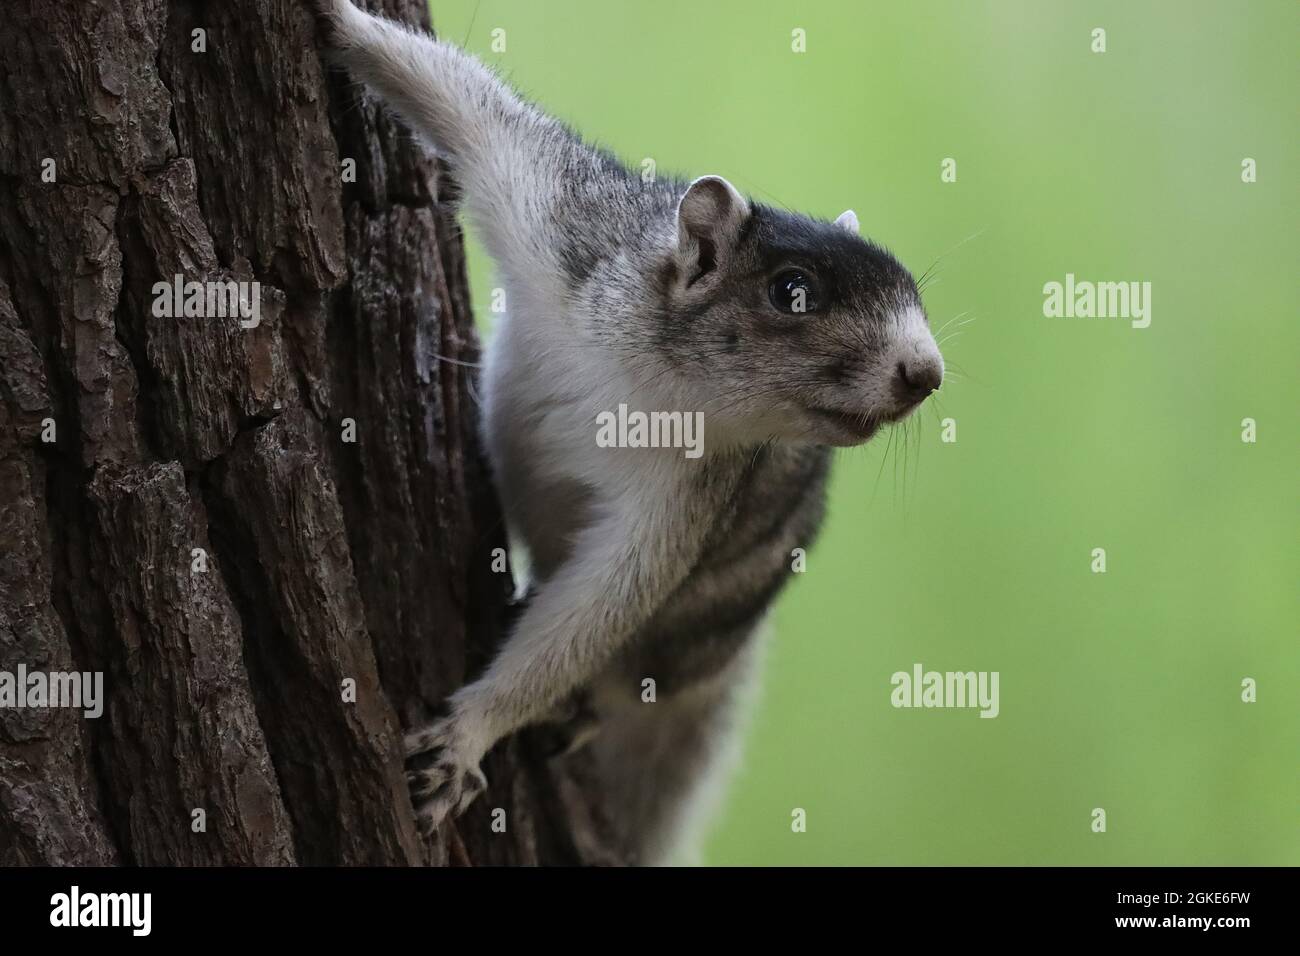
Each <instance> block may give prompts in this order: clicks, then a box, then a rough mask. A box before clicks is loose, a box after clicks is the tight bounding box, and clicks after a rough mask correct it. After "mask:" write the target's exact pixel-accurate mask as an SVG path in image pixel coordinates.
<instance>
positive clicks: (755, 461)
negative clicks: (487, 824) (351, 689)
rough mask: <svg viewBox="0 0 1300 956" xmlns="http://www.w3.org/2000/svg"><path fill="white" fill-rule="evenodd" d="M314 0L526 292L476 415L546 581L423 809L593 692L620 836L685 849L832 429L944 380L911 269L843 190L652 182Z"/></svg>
mask: <svg viewBox="0 0 1300 956" xmlns="http://www.w3.org/2000/svg"><path fill="white" fill-rule="evenodd" d="M310 2H311V5H312V6H313V7H314V8H315V10H316V12H317V15H318V19H319V21H320V24H321V27H322V35H323V36H324V37H325V41H326V43H327V44H328V46H329V47H330V52H331V54H332V57H333V59H334V60H335V61H336V62H337V63H338V64H340V65H342V66H343V67H345V68H346V70H347V71H348V73H349V74H350V75H351V77H352V78H353V79H355V80H358V81H360V82H362V83H364V84H365V85H366V86H367V87H368V88H369V89H370V90H371V91H373V93H374V94H376V95H377V96H378V97H379V98H380V99H381V100H382V102H383V103H385V104H386V105H387V106H388V107H390V108H391V109H392V110H393V111H394V112H395V113H396V114H397V115H398V116H399V117H400V118H401V119H402V120H403V121H404V122H405V123H406V124H407V125H408V126H409V127H410V128H411V129H412V130H413V131H415V132H416V133H417V134H420V135H421V136H422V137H423V138H424V139H426V140H427V141H428V143H429V144H430V145H431V146H432V148H433V149H434V150H435V151H436V152H437V153H438V154H439V155H440V156H441V157H442V158H443V159H444V161H445V162H446V163H447V165H448V166H449V168H450V170H451V172H452V175H453V177H454V178H455V180H456V182H457V183H458V185H459V187H460V202H461V205H462V208H463V211H464V212H465V213H467V214H468V216H469V217H470V218H471V219H472V221H473V222H474V223H475V225H476V226H477V227H478V230H479V232H480V234H481V236H482V237H483V240H484V243H485V245H486V247H487V250H488V252H489V253H490V255H491V256H492V258H493V259H494V260H495V263H496V266H497V267H498V269H499V272H500V276H501V282H502V285H503V286H504V288H505V290H506V302H507V312H506V314H505V316H504V317H501V318H500V319H499V322H498V325H497V328H496V329H495V333H494V336H493V337H492V339H491V341H490V342H489V343H488V345H487V348H486V352H485V356H484V363H483V370H482V384H483V400H482V404H483V416H482V422H483V439H484V444H485V448H486V451H487V456H488V460H489V463H490V466H491V471H492V474H493V477H494V481H495V484H496V490H497V492H498V493H499V495H500V498H501V501H502V505H503V510H504V513H505V517H506V526H507V533H508V536H509V537H510V539H511V541H512V542H514V543H516V544H522V545H523V546H524V548H525V549H526V551H527V553H528V557H529V562H530V570H531V575H532V579H531V583H530V589H529V600H528V601H527V603H526V606H525V607H524V608H523V610H522V612H521V614H520V616H519V618H518V620H517V622H516V623H515V625H514V627H513V628H512V630H511V633H510V634H509V636H508V638H507V639H506V640H505V642H504V643H503V645H502V646H501V648H500V649H499V651H498V652H497V653H496V655H495V657H494V658H493V659H492V660H491V662H490V664H489V665H488V667H487V668H486V670H485V672H484V673H483V674H482V675H481V676H480V677H478V678H477V679H476V680H474V681H472V682H471V683H469V684H467V685H466V686H464V687H462V688H461V689H460V690H458V691H456V692H455V693H454V694H453V695H452V696H451V697H450V699H449V701H448V702H447V705H446V713H445V716H443V717H442V718H441V719H439V720H437V721H435V722H434V723H432V724H431V725H430V726H428V727H424V728H420V729H416V730H414V731H413V732H411V733H409V734H408V735H407V736H406V739H405V750H406V756H407V779H408V782H409V784H410V788H411V795H412V802H413V805H414V807H415V809H416V813H417V817H418V818H419V819H420V822H421V824H422V825H423V826H424V827H425V828H426V829H428V828H432V827H434V826H437V825H438V824H439V823H440V822H441V821H442V820H443V819H444V818H446V817H447V816H448V815H449V814H458V813H460V812H461V811H463V810H464V809H465V807H466V806H467V805H468V804H469V803H470V802H471V801H472V800H473V799H474V797H475V796H476V795H477V794H479V793H480V792H481V791H482V790H483V789H484V787H485V786H486V780H485V779H484V776H483V773H482V771H481V770H480V767H479V764H480V761H481V759H482V758H483V757H484V755H485V754H486V753H487V751H488V750H489V749H490V748H492V747H493V746H494V745H495V744H496V743H497V742H498V741H500V740H501V739H503V738H504V737H506V736H508V735H510V734H512V733H514V732H515V731H517V730H520V729H522V728H523V727H525V726H529V725H533V724H539V723H546V722H549V721H555V720H559V719H563V718H564V717H565V716H571V715H572V714H574V713H575V712H577V713H580V714H581V715H582V718H583V719H582V721H581V726H580V728H579V732H575V733H574V736H573V740H572V741H571V743H570V746H569V747H568V752H572V751H573V750H576V749H581V748H586V749H587V751H588V758H589V759H591V760H593V761H594V766H595V768H596V772H597V774H598V779H599V781H600V785H601V786H602V788H603V790H604V798H603V801H602V802H603V804H605V811H606V813H607V814H608V815H609V816H610V818H611V821H612V823H611V825H612V826H613V827H614V829H615V830H616V831H617V840H618V842H619V844H620V845H621V847H622V848H623V851H624V853H625V854H626V858H627V859H628V860H630V861H632V862H640V863H660V862H664V861H667V860H670V859H673V858H674V856H673V854H674V852H675V851H677V850H678V849H679V848H680V847H681V845H682V841H683V840H684V839H686V838H687V837H689V836H693V835H694V832H693V831H694V829H696V828H697V827H698V823H699V821H700V814H701V812H702V809H703V808H705V807H706V806H707V805H708V804H709V803H710V802H711V799H710V798H711V797H715V796H716V795H717V793H718V792H719V786H720V784H721V778H722V777H723V776H725V772H726V769H727V768H728V766H729V765H730V763H731V762H732V758H734V756H735V754H736V752H737V749H738V744H737V741H738V739H739V735H738V732H737V724H738V723H739V722H740V721H741V719H742V717H743V714H744V711H745V706H744V704H745V702H746V700H747V699H748V698H749V697H750V696H752V695H751V694H750V691H751V690H752V688H753V687H754V685H755V681H756V675H757V666H756V665H757V661H758V656H759V651H760V648H761V644H762V640H761V638H760V636H759V635H760V630H761V629H760V626H759V625H760V624H761V622H762V621H763V619H764V617H765V615H766V612H767V610H768V608H769V606H770V605H771V604H772V602H773V599H774V598H775V597H776V595H777V593H778V592H779V591H780V590H781V588H782V586H783V585H784V583H785V582H786V580H787V579H788V577H789V575H790V573H791V571H792V567H791V556H792V552H793V551H794V550H795V549H797V548H807V547H808V546H809V545H810V544H811V543H812V541H813V539H814V537H815V536H816V534H817V531H818V527H819V525H820V523H821V520H822V516H823V510H824V498H825V489H826V480H827V473H828V470H829V464H830V455H831V449H832V448H834V447H848V446H855V445H860V444H863V443H865V442H866V441H867V440H868V439H870V438H871V436H872V435H873V434H874V433H875V432H876V431H877V430H878V429H879V428H880V427H881V426H882V425H885V424H887V423H892V422H897V421H900V420H901V419H903V418H904V417H906V416H907V415H908V414H910V413H911V412H912V411H913V410H914V409H916V408H917V407H918V406H919V405H920V403H921V402H922V401H923V400H924V399H925V398H926V396H928V395H929V394H930V393H931V392H933V391H935V390H936V389H938V388H939V386H940V383H941V382H942V380H943V372H944V366H943V359H942V357H941V355H940V353H939V349H938V347H937V345H936V344H935V340H934V337H933V336H932V335H931V332H930V328H929V322H928V319H927V317H926V313H925V309H924V308H923V306H922V304H921V300H920V293H919V292H918V290H917V285H916V282H915V280H914V279H913V277H912V275H911V273H909V272H908V270H907V269H906V268H904V267H903V266H902V265H901V264H900V263H899V262H898V261H897V260H896V259H895V258H894V257H893V256H892V255H891V254H890V253H889V252H887V251H886V250H884V249H883V248H881V247H880V246H878V245H875V244H873V243H872V242H869V241H867V240H865V239H863V238H861V237H860V236H859V234H858V220H857V216H856V215H855V214H854V213H853V212H852V211H851V210H850V211H847V212H845V213H843V214H842V215H841V216H839V218H837V219H836V220H835V221H834V222H830V221H825V220H819V219H816V218H813V217H810V216H806V215H801V214H798V213H795V212H790V211H786V210H783V209H777V208H773V207H771V206H767V205H763V204H760V203H758V202H755V201H753V200H751V199H748V198H746V197H745V196H743V195H742V194H741V193H740V192H739V191H738V190H737V189H736V188H735V187H734V186H732V184H731V183H730V182H728V181H727V180H726V179H724V178H723V177H721V176H714V175H709V176H701V177H699V178H695V179H692V180H690V181H686V180H676V179H672V178H667V177H658V178H655V179H654V180H653V181H646V179H644V178H643V177H641V176H639V175H637V174H635V173H633V172H631V171H630V170H629V169H628V168H627V167H625V166H624V165H623V164H622V163H621V162H620V161H619V160H618V159H616V158H615V157H614V156H612V155H611V154H609V153H607V152H605V151H602V150H600V149H598V148H595V147H593V146H590V145H587V144H586V143H585V142H584V141H583V140H582V139H581V138H580V137H579V136H578V135H577V134H576V133H575V132H574V131H572V130H571V129H569V128H568V127H566V126H565V125H564V124H562V123H561V122H560V121H558V120H556V119H554V118H552V117H550V116H548V115H547V114H545V113H544V112H542V111H541V110H540V109H538V108H537V107H535V106H534V105H532V104H530V103H528V102H525V101H524V100H523V99H522V98H521V97H520V96H519V95H517V94H516V93H515V92H514V91H513V90H511V89H510V88H509V87H508V86H507V85H506V84H505V83H504V82H502V80H500V79H499V78H498V77H497V76H496V75H495V74H494V73H493V72H492V71H491V70H490V69H489V68H488V67H486V66H485V65H484V64H483V63H481V62H480V61H479V60H477V59H476V58H474V57H473V56H472V55H470V54H468V53H466V52H465V51H463V50H461V49H459V48H457V47H456V46H454V45H452V44H449V43H446V42H444V41H441V40H438V39H436V38H435V37H433V36H431V35H428V34H425V33H422V32H419V31H416V30H414V29H411V28H409V27H407V26H405V25H403V24H399V23H396V22H393V21H389V20H386V19H383V18H380V17H376V16H372V15H370V14H368V13H365V12H363V11H362V10H360V9H358V8H357V7H356V6H354V5H353V4H352V3H351V2H349V0H310ZM620 406H626V407H627V408H633V409H640V410H647V411H666V410H681V411H684V412H685V413H686V414H699V415H701V416H702V417H701V419H700V420H701V421H702V422H703V424H704V427H705V430H706V431H705V434H704V436H703V438H704V440H703V442H702V453H699V454H698V455H697V456H696V457H690V456H687V455H683V453H682V451H681V450H680V449H674V448H672V447H667V448H665V447H627V446H628V445H631V444H632V442H630V441H629V442H626V443H625V444H624V446H623V447H605V446H602V445H600V444H598V443H597V440H596V432H597V424H596V423H597V419H598V417H599V416H600V415H601V414H602V413H609V412H610V411H612V410H613V409H616V408H619V407H620ZM649 680H652V681H653V682H654V683H653V685H648V683H647V681H649ZM646 686H653V687H654V693H653V694H652V695H644V694H643V688H644V687H646ZM649 699H653V702H647V700H649Z"/></svg>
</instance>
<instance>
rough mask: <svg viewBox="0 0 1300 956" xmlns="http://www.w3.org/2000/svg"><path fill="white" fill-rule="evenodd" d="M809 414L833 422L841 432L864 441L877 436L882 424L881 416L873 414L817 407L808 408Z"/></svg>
mask: <svg viewBox="0 0 1300 956" xmlns="http://www.w3.org/2000/svg"><path fill="white" fill-rule="evenodd" d="M808 412H809V413H810V414H812V415H813V417H815V418H820V419H822V420H823V421H827V422H831V423H832V424H834V425H836V426H838V427H839V428H840V429H841V430H843V431H846V432H848V433H849V434H851V435H854V436H856V437H858V438H860V439H862V440H864V441H865V440H866V439H868V438H870V437H871V436H872V435H874V434H875V432H876V429H877V428H879V427H880V423H881V419H880V418H879V416H877V415H875V414H874V413H872V412H842V411H839V410H838V409H834V408H817V407H816V406H808Z"/></svg>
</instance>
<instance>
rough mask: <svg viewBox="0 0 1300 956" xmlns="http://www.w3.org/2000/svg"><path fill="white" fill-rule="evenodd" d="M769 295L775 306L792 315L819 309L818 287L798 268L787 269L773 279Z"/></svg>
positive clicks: (768, 291)
mask: <svg viewBox="0 0 1300 956" xmlns="http://www.w3.org/2000/svg"><path fill="white" fill-rule="evenodd" d="M767 297H768V298H769V299H771V300H772V305H773V307H774V308H776V309H777V310H778V311H781V312H787V313H789V314H791V315H802V314H803V313H805V312H815V311H817V287H816V286H815V285H814V284H813V281H812V279H811V278H809V277H808V276H807V275H806V274H804V273H802V272H800V271H799V270H798V269H787V270H786V271H785V272H782V273H781V274H780V275H778V276H777V277H776V278H775V279H773V280H772V285H771V286H770V287H769V288H768V290H767Z"/></svg>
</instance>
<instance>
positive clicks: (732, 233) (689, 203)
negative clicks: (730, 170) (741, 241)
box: [677, 176, 750, 285]
mask: <svg viewBox="0 0 1300 956" xmlns="http://www.w3.org/2000/svg"><path fill="white" fill-rule="evenodd" d="M749 214H750V210H749V202H748V201H747V200H746V199H745V197H744V196H742V195H741V194H740V193H738V192H737V191H736V187H735V186H733V185H731V183H729V182H727V181H726V180H725V179H723V178H722V177H721V176H701V177H700V178H699V179H697V180H695V182H693V183H691V185H690V187H689V188H688V189H687V190H686V195H684V196H682V198H681V201H680V202H679V203H678V204H677V248H678V252H679V253H680V254H681V256H682V258H683V259H685V260H686V261H687V266H688V268H687V282H686V284H687V285H691V284H693V283H694V282H695V281H696V280H698V279H701V278H703V277H704V276H705V275H707V274H708V273H710V272H712V271H714V270H715V269H716V268H717V267H718V263H719V262H720V261H723V260H725V259H726V257H727V254H728V253H729V252H730V250H731V248H732V247H733V246H734V245H735V242H736V237H737V236H739V235H740V230H741V227H742V226H743V225H744V224H745V220H746V219H748V218H749Z"/></svg>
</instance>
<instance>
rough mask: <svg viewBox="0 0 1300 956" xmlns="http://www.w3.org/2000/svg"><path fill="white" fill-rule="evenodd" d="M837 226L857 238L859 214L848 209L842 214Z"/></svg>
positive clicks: (836, 223)
mask: <svg viewBox="0 0 1300 956" xmlns="http://www.w3.org/2000/svg"><path fill="white" fill-rule="evenodd" d="M835 225H837V226H839V227H840V228H841V229H845V230H847V231H849V232H851V233H853V234H854V235H855V236H856V235H857V234H858V214H857V213H856V212H854V211H853V210H852V209H846V210H844V211H843V212H842V213H840V216H839V218H838V219H836V220H835Z"/></svg>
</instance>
